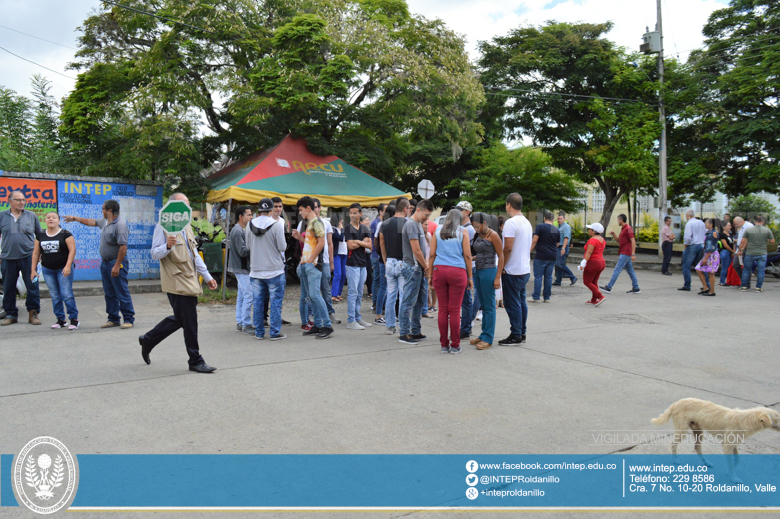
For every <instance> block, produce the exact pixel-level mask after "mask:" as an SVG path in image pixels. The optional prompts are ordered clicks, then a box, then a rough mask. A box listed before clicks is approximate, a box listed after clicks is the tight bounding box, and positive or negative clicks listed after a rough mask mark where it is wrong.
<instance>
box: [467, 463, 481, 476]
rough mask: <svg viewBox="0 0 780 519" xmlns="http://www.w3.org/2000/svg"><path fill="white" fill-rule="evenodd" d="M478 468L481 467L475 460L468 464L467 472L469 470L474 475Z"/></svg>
mask: <svg viewBox="0 0 780 519" xmlns="http://www.w3.org/2000/svg"><path fill="white" fill-rule="evenodd" d="M478 468H479V465H477V462H476V461H474V460H471V461H469V462H468V463H466V470H468V471H469V472H471V473H472V474H473V473H474V472H476V471H477V469H478Z"/></svg>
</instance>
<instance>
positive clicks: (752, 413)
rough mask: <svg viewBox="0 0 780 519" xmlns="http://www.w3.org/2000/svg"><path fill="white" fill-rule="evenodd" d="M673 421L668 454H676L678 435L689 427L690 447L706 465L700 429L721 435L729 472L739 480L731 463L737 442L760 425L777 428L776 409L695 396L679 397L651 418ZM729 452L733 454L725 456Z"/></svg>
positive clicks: (736, 454) (736, 460) (779, 416)
mask: <svg viewBox="0 0 780 519" xmlns="http://www.w3.org/2000/svg"><path fill="white" fill-rule="evenodd" d="M669 418H671V419H672V421H674V427H675V429H676V430H675V433H674V439H673V441H672V454H673V455H674V456H675V458H676V457H677V445H678V444H679V443H680V438H681V437H682V435H683V434H686V433H687V432H688V429H690V430H691V431H693V437H694V439H695V441H696V445H695V447H694V450H695V451H696V454H698V455H699V457H700V458H701V460H702V462H704V463H705V464H706V465H707V466H708V467H712V465H710V463H709V462H708V461H707V460H706V459H704V455H703V454H702V452H701V440H702V438H703V436H704V431H709V432H710V433H714V435H715V436H716V438H717V437H719V438H720V439H721V443H722V444H723V454H726V455H727V456H726V460H727V463H728V466H729V476H730V477H731V480H732V481H734V482H735V483H741V482H742V481H741V480H740V479H739V478H738V477H737V475H736V473H735V472H734V467H735V466H736V465H738V464H739V451H738V450H737V446H738V445H739V444H740V443H742V441H743V440H744V439H745V438H747V437H749V436H752V435H753V434H755V433H757V432H758V431H761V430H763V429H768V428H770V427H771V428H772V429H775V430H777V431H780V413H778V412H777V411H774V410H772V409H768V408H766V407H754V408H753V409H729V408H728V407H723V406H721V405H718V404H713V403H712V402H708V401H707V400H699V399H698V398H683V399H682V400H678V401H677V402H675V403H673V404H672V405H670V406H669V409H667V410H666V411H664V413H663V414H662V415H661V416H659V417H658V418H653V419H652V420H651V422H652V423H654V424H656V425H662V424H665V423H666V422H668V421H669ZM729 454H731V455H733V458H732V456H728V455H729Z"/></svg>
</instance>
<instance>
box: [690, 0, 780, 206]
mask: <svg viewBox="0 0 780 519" xmlns="http://www.w3.org/2000/svg"><path fill="white" fill-rule="evenodd" d="M778 29H780V4H778V2H776V1H774V0H731V2H730V3H729V6H728V7H726V8H723V9H719V10H717V11H714V12H713V13H712V14H711V15H710V18H709V21H708V23H707V24H706V25H705V26H704V29H703V31H702V32H703V33H704V36H705V37H706V38H707V39H706V44H707V48H706V49H705V50H704V51H697V52H694V53H692V54H691V57H690V59H689V65H690V67H691V70H692V71H693V73H694V76H693V78H692V80H691V81H689V82H688V84H687V85H685V86H686V87H689V88H694V89H698V90H699V96H698V97H699V100H700V101H699V102H698V103H697V104H696V105H694V107H695V108H696V109H695V110H694V111H693V113H692V114H691V117H692V120H693V123H692V125H691V126H692V127H693V128H694V129H695V131H696V132H697V133H698V135H699V136H700V138H699V139H698V140H699V141H700V142H702V143H706V145H707V146H706V147H707V151H708V153H707V155H708V156H709V157H710V159H711V162H712V163H713V166H714V167H713V168H712V172H713V173H714V174H715V175H716V176H715V180H716V181H717V182H718V184H719V188H720V189H721V190H722V191H723V192H724V193H726V194H728V195H730V196H737V195H741V194H747V193H755V192H761V191H766V192H772V193H778V192H780V142H779V141H778V139H777V135H778V133H780V118H778V116H777V98H778V90H780V74H779V73H778V72H780V45H778V44H780V33H778Z"/></svg>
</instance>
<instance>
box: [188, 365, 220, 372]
mask: <svg viewBox="0 0 780 519" xmlns="http://www.w3.org/2000/svg"><path fill="white" fill-rule="evenodd" d="M216 370H217V368H212V367H211V366H209V365H208V364H206V363H205V362H201V363H200V364H196V365H194V366H190V371H197V372H198V373H213V372H215V371H216Z"/></svg>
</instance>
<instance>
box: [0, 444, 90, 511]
mask: <svg viewBox="0 0 780 519" xmlns="http://www.w3.org/2000/svg"><path fill="white" fill-rule="evenodd" d="M77 474H78V470H77V465H76V458H74V457H73V456H71V454H70V451H68V449H67V447H65V445H63V444H62V442H60V441H59V440H57V439H55V438H51V437H49V436H41V437H39V438H35V439H34V440H32V441H30V442H29V443H28V444H27V445H25V446H24V448H23V449H22V451H21V452H20V453H19V456H17V457H16V463H14V490H16V496H17V499H18V501H19V502H20V503H22V504H23V505H24V506H26V507H27V508H29V509H30V510H32V511H33V512H36V513H39V514H51V513H54V512H56V511H57V510H60V509H61V508H63V507H64V506H66V505H67V504H68V503H70V502H71V501H72V499H73V497H74V495H75V493H76V486H77V483H78V476H77Z"/></svg>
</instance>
